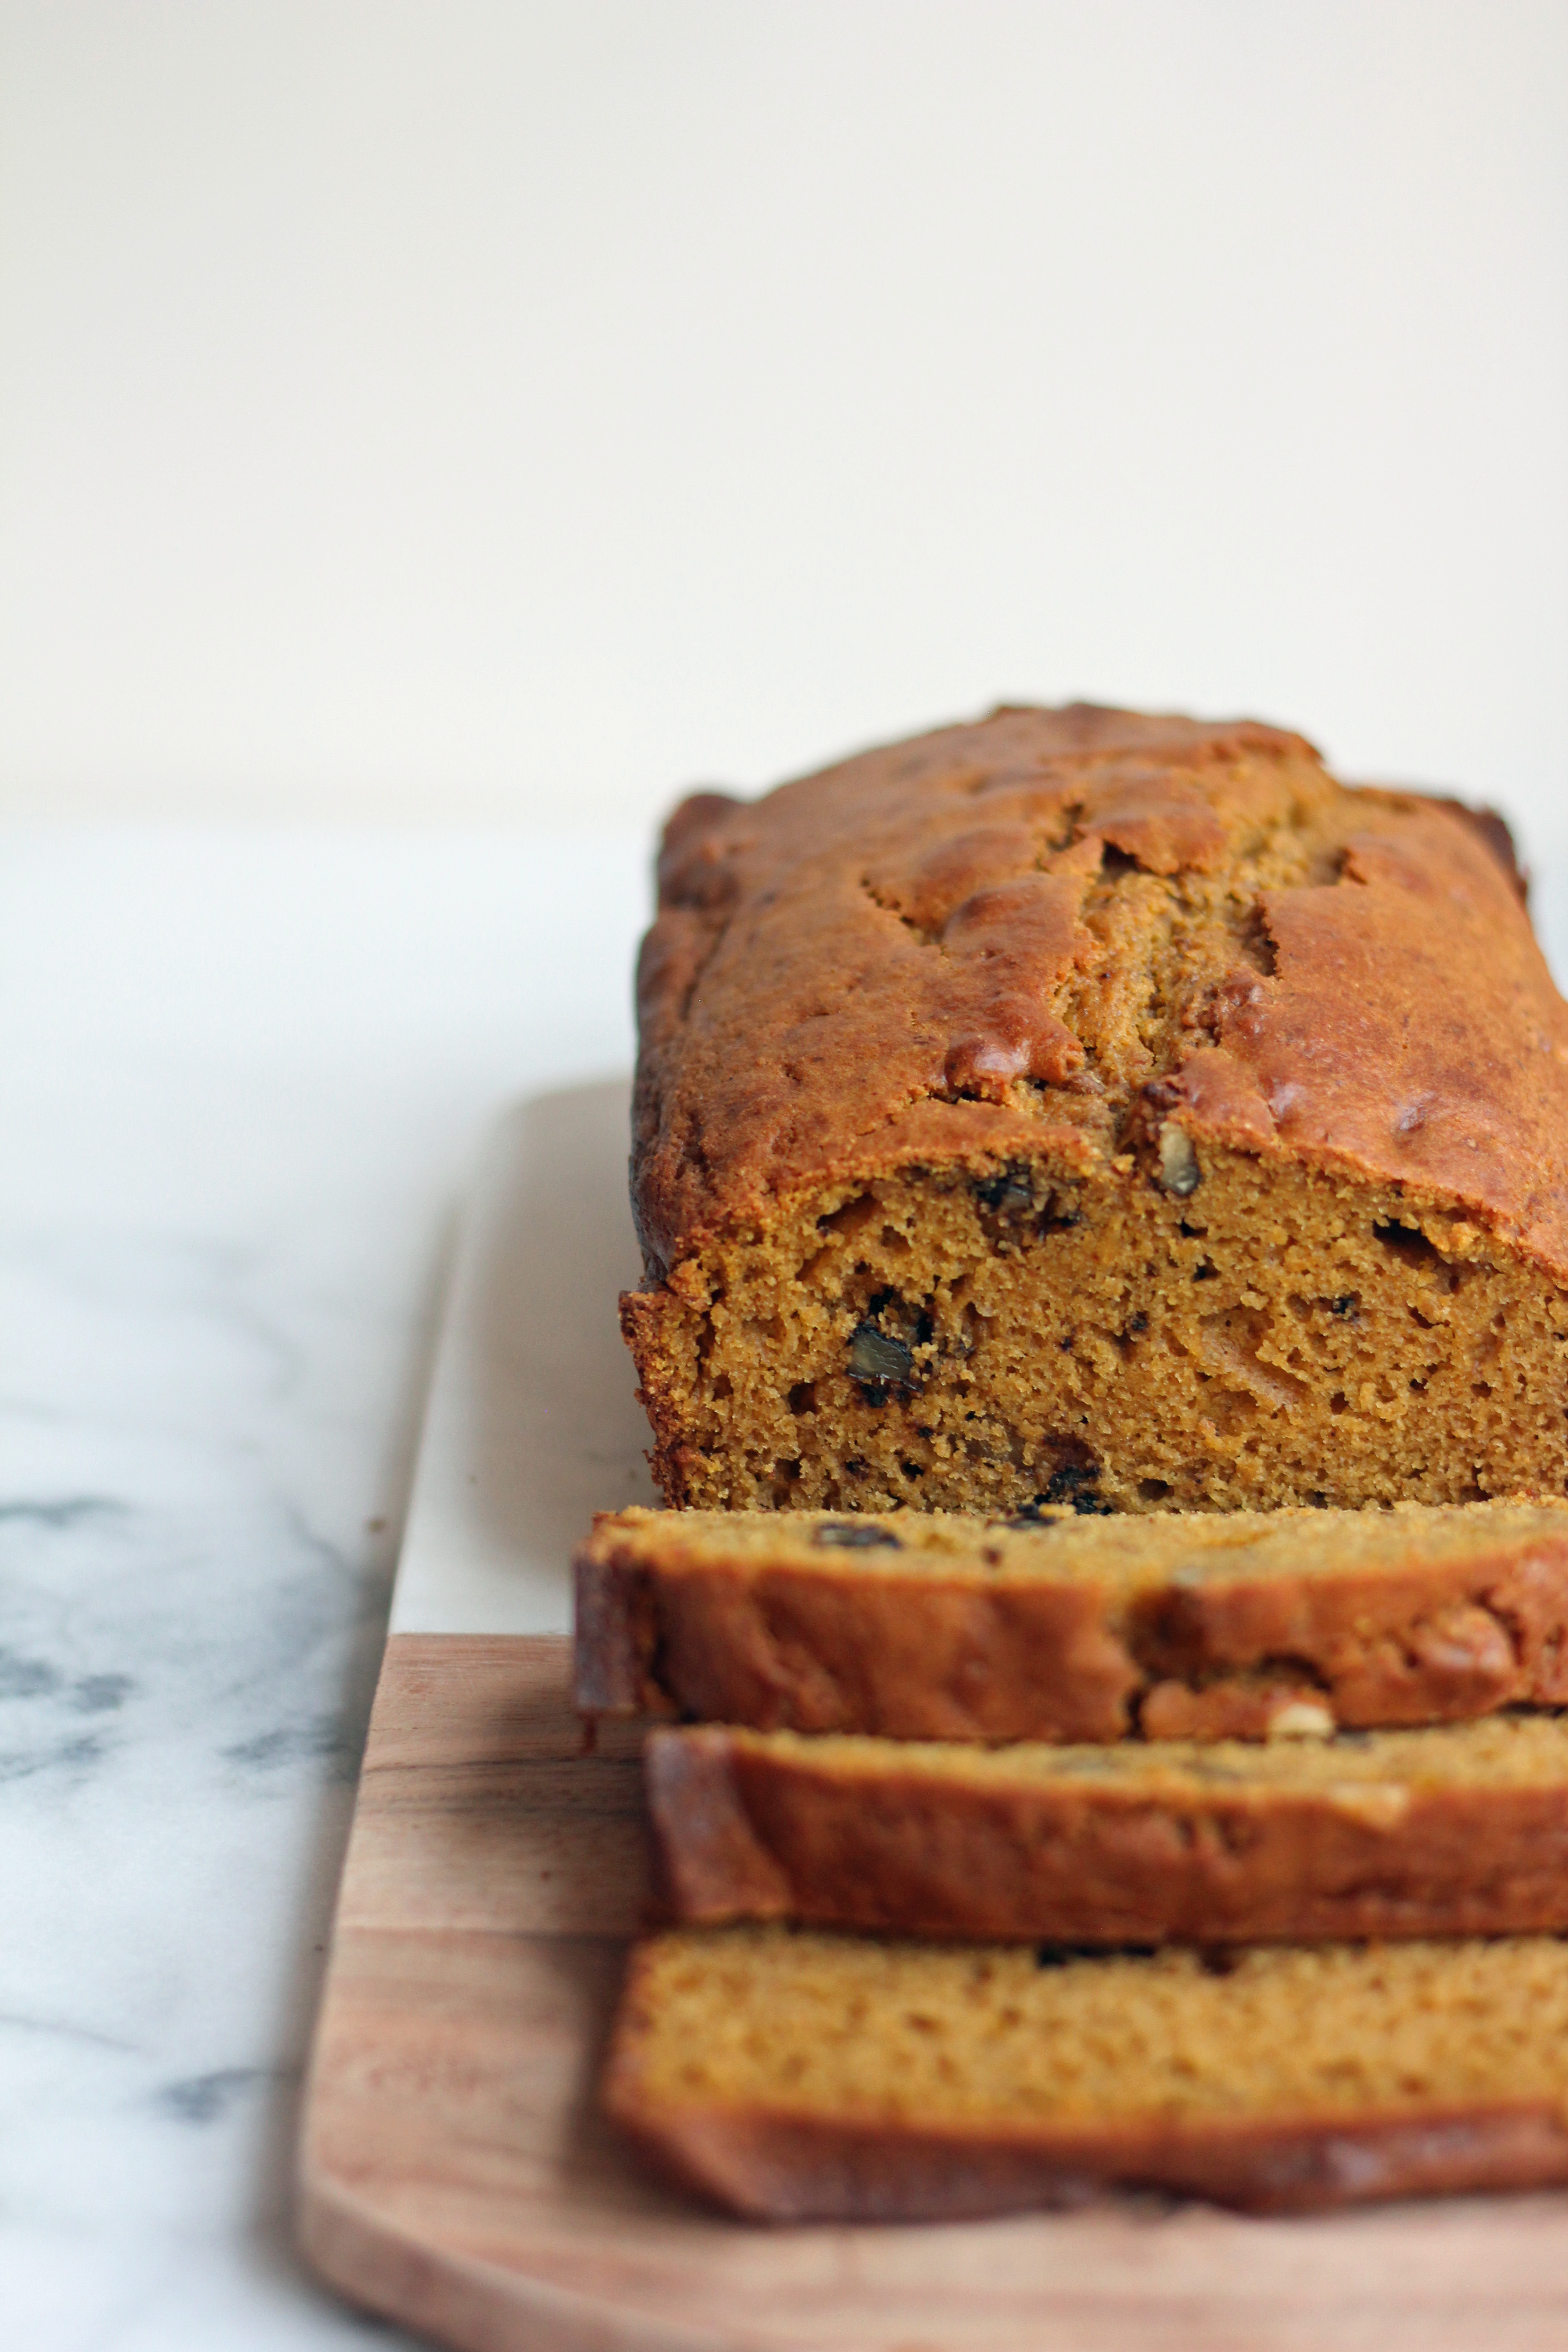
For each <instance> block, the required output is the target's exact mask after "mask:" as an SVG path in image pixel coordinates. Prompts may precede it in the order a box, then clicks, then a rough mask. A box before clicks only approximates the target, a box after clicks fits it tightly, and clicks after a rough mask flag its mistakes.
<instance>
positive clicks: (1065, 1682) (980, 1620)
mask: <svg viewBox="0 0 1568 2352" xmlns="http://www.w3.org/2000/svg"><path fill="white" fill-rule="evenodd" d="M576 1573H577V1619H576V1644H577V1646H576V1675H577V1696H578V1703H579V1705H580V1706H583V1707H584V1709H586V1710H588V1711H590V1712H594V1711H605V1712H611V1711H616V1710H625V1711H635V1710H637V1709H639V1708H641V1709H646V1710H648V1711H651V1712H653V1713H655V1714H662V1715H667V1716H669V1715H675V1716H688V1717H700V1718H703V1719H706V1720H709V1721H716V1722H721V1723H737V1724H745V1725H750V1726H752V1727H753V1728H756V1729H759V1730H774V1729H786V1730H795V1731H807V1732H824V1731H854V1732H868V1733H880V1734H883V1735H886V1736H888V1737H890V1738H904V1739H962V1740H988V1741H994V1740H1014V1739H1048V1740H1106V1739H1119V1738H1122V1737H1124V1736H1125V1735H1126V1734H1127V1733H1129V1732H1130V1731H1142V1733H1143V1734H1145V1735H1146V1736H1148V1737H1150V1738H1200V1739H1214V1738H1260V1737H1262V1736H1263V1735H1265V1734H1266V1733H1267V1732H1268V1729H1269V1727H1270V1726H1271V1725H1278V1724H1279V1723H1280V1721H1281V1720H1283V1721H1284V1722H1285V1723H1286V1724H1287V1726H1289V1725H1290V1724H1292V1723H1294V1724H1297V1725H1301V1724H1305V1725H1306V1726H1307V1727H1312V1728H1316V1729H1319V1730H1321V1731H1331V1730H1332V1729H1333V1728H1334V1727H1336V1726H1337V1725H1338V1726H1355V1727H1376V1726H1382V1725H1399V1724H1418V1723H1433V1722H1445V1721H1451V1720H1458V1719H1460V1718H1463V1717H1472V1716H1479V1715H1485V1714H1488V1713H1490V1712H1492V1711H1494V1710H1495V1709H1497V1708H1499V1707H1502V1706H1516V1705H1531V1706H1565V1705H1568V1504H1564V1503H1563V1502H1562V1501H1555V1500H1552V1501H1545V1502H1534V1503H1530V1502H1519V1503H1509V1504H1501V1503H1496V1504H1467V1505H1458V1506H1453V1507H1441V1508H1434V1507H1419V1506H1415V1507H1400V1508H1395V1509H1393V1510H1388V1511H1362V1512H1358V1511H1314V1510H1292V1511H1284V1512H1263V1513H1258V1512H1236V1513H1232V1514H1226V1515H1225V1516H1219V1515H1216V1514H1213V1513H1180V1512H1166V1513H1162V1514H1158V1515H1153V1516H1143V1517H1114V1518H1104V1517H1079V1516H1076V1515H1075V1514H1074V1513H1073V1512H1072V1511H1070V1510H1064V1511H1061V1512H1050V1511H1042V1512H1040V1513H1039V1514H1037V1515H1036V1516H1034V1517H1028V1518H1025V1519H1021V1520H1013V1521H1007V1522H1003V1521H987V1520H985V1519H984V1518H980V1517H970V1516H966V1515H950V1514H945V1513H941V1512H931V1513H924V1512H899V1513H891V1514H888V1515H886V1516H879V1515H876V1514H872V1513H867V1514H858V1515H856V1516H854V1517H848V1518H838V1517H832V1516H831V1515H826V1514H823V1513H812V1512H802V1511H791V1512H776V1513H775V1512H765V1513H764V1512H721V1511H714V1512H710V1511H679V1512H677V1511H664V1512H660V1511H642V1510H629V1511H622V1512H617V1513H608V1514H605V1515H604V1516H602V1517H600V1518H599V1519H597V1520H596V1522H595V1528H594V1531H593V1534H592V1535H591V1537H590V1538H589V1539H588V1541H587V1542H586V1543H585V1544H584V1546H583V1548H582V1549H581V1550H580V1552H579V1553H578V1555H577V1560H576ZM1303 1711H1305V1712H1303Z"/></svg>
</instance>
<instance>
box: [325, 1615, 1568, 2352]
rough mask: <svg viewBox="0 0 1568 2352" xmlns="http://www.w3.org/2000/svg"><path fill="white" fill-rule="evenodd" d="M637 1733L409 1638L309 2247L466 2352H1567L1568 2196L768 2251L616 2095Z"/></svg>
mask: <svg viewBox="0 0 1568 2352" xmlns="http://www.w3.org/2000/svg"><path fill="white" fill-rule="evenodd" d="M644 1870H645V1857H644V1846H643V1831H642V1823H641V1809H640V1797H639V1790H638V1783H637V1735H636V1734H635V1733H634V1732H630V1731H626V1730H618V1731H615V1732H608V1733H605V1734H603V1735H602V1736H601V1738H600V1741H599V1743H598V1746H597V1748H596V1750H595V1752H593V1753H591V1754H590V1753H587V1752H585V1751H584V1741H583V1738H582V1733H581V1730H580V1727H579V1726H578V1724H577V1721H576V1718H575V1717H574V1714H573V1712H572V1709H571V1706H570V1702H569V1697H568V1645H567V1643H565V1642H564V1641H563V1640H562V1639H560V1638H558V1637H544V1636H542V1637H537V1638H529V1637H521V1636H510V1637H509V1636H503V1635H482V1636H481V1635H466V1634H447V1635H426V1634H403V1635H399V1636H396V1637H395V1638H394V1640H393V1641H392V1642H391V1643H389V1645H388V1648H387V1654H386V1661H385V1664H384V1668H383V1672H382V1677H381V1685H380V1689H379V1692H378V1694H377V1698H376V1705H375V1713H374V1719H373V1722H372V1726H371V1733H370V1742H369V1747H368V1749H367V1751H366V1757H365V1765H364V1774H363V1781H362V1784H361V1790H360V1798H359V1806H358V1811H357V1813H356V1816H355V1822H354V1831H353V1840H352V1843H351V1845H350V1849H349V1856H348V1862H347V1865H346V1868H345V1872H344V1876H343V1885H342V1895H341V1898H340V1904H339V1910H338V1919H337V1927H336V1930H335V1934H334V1938H333V1945H332V1951H331V1963H330V1969H329V1974H328V1979H327V1989H326V1994H325V1999H324V2003H323V2007H322V2012H321V2021H320V2025H319V2027H318V2032H317V2040H316V2048H315V2053H314V2058H313V2062H312V2067H311V2077H310V2085H309V2089H308V2094H307V2104H306V2120H305V2132H304V2140H303V2146H302V2149H301V2158H300V2234H301V2239H302V2242H303V2244H304V2247H305V2249H306V2252H307V2253H308V2255H309V2257H310V2260H311V2261H312V2262H313V2263H314V2264H315V2265H316V2267H317V2268H318V2270H320V2271H321V2273H322V2274H323V2275H324V2276H325V2277H326V2278H328V2279H329V2280H331V2282H332V2283H333V2284H335V2285H336V2286H337V2287H339V2288H340V2289H341V2290H342V2292H343V2293H344V2294H346V2295H348V2296H349V2297H350V2298H351V2299H352V2300H353V2301H354V2302H356V2303H358V2304H361V2305H365V2306H367V2307H369V2308H371V2309H373V2310H375V2311H379V2312H382V2313H384V2314H386V2315H389V2316H391V2317H394V2318H395V2319H397V2320H399V2321H401V2322H402V2323H403V2324H404V2325H405V2326H411V2327H414V2328H416V2329H420V2330H423V2331H424V2332H426V2334H428V2335H429V2336H432V2337H434V2338H435V2339H437V2341H439V2342H441V2343H445V2344H450V2345H456V2346H460V2347H471V2352H523V2347H527V2348H528V2352H686V2348H687V2347H689V2352H697V2347H702V2352H720V2347H725V2352H1145V2347H1147V2352H1309V2347H1310V2352H1417V2347H1419V2352H1546V2347H1553V2346H1559V2345H1561V2346H1568V2197H1563V2196H1561V2195H1556V2194H1553V2195H1542V2196H1533V2197H1520V2198H1493V2199H1488V2198H1467V2199H1458V2200H1447V2201H1445V2202H1441V2203H1434V2204H1426V2205H1422V2204H1415V2203H1412V2204H1407V2205H1402V2206H1391V2207H1385V2208H1383V2209H1374V2210H1365V2211H1362V2212H1358V2213H1351V2214H1339V2215H1330V2216H1323V2217H1320V2218H1315V2219H1310V2220H1293V2221H1258V2220H1250V2219H1247V2218H1246V2217H1243V2216H1238V2215H1236V2214H1231V2213H1223V2212H1218V2211H1215V2210H1211V2209H1209V2208H1206V2207H1203V2206H1197V2205H1188V2204H1183V2203H1180V2202H1176V2201H1173V2200H1166V2199H1158V2198H1149V2197H1140V2198H1132V2197H1120V2198H1107V2199H1105V2200H1102V2201H1100V2202H1096V2203H1094V2204H1092V2205H1089V2206H1086V2207H1084V2208H1082V2209H1080V2210H1078V2211H1076V2212H1072V2213H1058V2214H1045V2215H1039V2216H1029V2217H1024V2218H1022V2219H1010V2220H1006V2221H991V2222H979V2223H975V2222H970V2223H964V2224H962V2225H957V2226H942V2227H923V2228H902V2229H866V2228H856V2229H824V2228H810V2229H789V2230H767V2229H759V2228H756V2227H752V2226H748V2225H746V2224H744V2223H741V2222H736V2221H730V2220H728V2219H726V2218H725V2217H723V2216H722V2215H720V2214H717V2213H712V2212H709V2211H707V2210H704V2209H703V2208H701V2207H700V2206H699V2205H697V2204H695V2203H692V2202H690V2201H689V2200H686V2199H685V2198H684V2197H681V2196H679V2195H678V2194H676V2193H675V2192H673V2191H671V2190H668V2189H665V2188H664V2187H663V2186H662V2185H661V2184H659V2183H658V2181H657V2180H655V2179H652V2178H650V2177H649V2176H648V2175H647V2173H646V2172H645V2171H644V2170H643V2169H642V2168H641V2166H640V2165H639V2164H638V2162H637V2160H636V2159H635V2158H633V2157H632V2156H631V2155H630V2153H629V2152H628V2151H627V2150H626V2149H625V2148H623V2147H621V2146H620V2145H619V2144H618V2143H617V2142H616V2139H615V2137H614V2136H613V2135H612V2133H611V2132H610V2131H609V2129H608V2127H607V2126H605V2124H604V2123H603V2122H602V2120H601V2119H600V2118H599V2116H598V2115H597V2112H596V2109H595V2103H594V2078H595V2071H596V2067H597V2063H598V2056H599V2053H600V2050H601V2048H602V2046H603V2042H604V2036H605V2031H606V2028H607V2025H608V2021H609V2016H610V2011H611V2008H612V2006H613V2003H614V2000H615V1995H616V1985H617V1982H618V1979H619V1974H620V1969H621V1962H622V1956H623V1951H624V1947H625V1942H626V1937H627V1936H628V1935H629V1934H630V1933H631V1932H632V1931H633V1930H634V1928H635V1927H636V1924H637V1917H638V1913H639V1908H640V1906H641V1904H642V1901H643V1896H644V1885H645V1880H644Z"/></svg>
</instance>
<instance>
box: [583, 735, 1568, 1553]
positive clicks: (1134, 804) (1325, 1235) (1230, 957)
mask: <svg viewBox="0 0 1568 2352" xmlns="http://www.w3.org/2000/svg"><path fill="white" fill-rule="evenodd" d="M638 1012H639V1024H640V1033H641V1047H640V1053H639V1058H638V1065H637V1103H636V1112H635V1119H634V1133H633V1178H632V1186H633V1203H634V1208H635V1211H636V1215H637V1228H638V1232H639V1234H640V1235H641V1238H642V1243H643V1250H644V1257H645V1262H646V1269H647V1272H646V1279H645V1282H644V1285H643V1286H642V1287H641V1288H640V1289H638V1290H637V1291H636V1292H634V1293H631V1294H629V1295H628V1296H627V1297H626V1299H625V1300H624V1301H623V1308H622V1312H623V1320H624V1325H625V1329H626V1337H627V1339H628V1340H629V1342H630V1344H631V1347H632V1350H633V1353H634V1355H635V1357H636V1359H637V1369H638V1372H639V1374H640V1376H641V1386H642V1394H643V1397H644V1400H645V1402H646V1403H647V1409H648V1412H649V1416H650V1419H651V1421H652V1423H653V1432H654V1440H655V1444H654V1455H653V1459H654V1468H655V1475H656V1476H657V1477H658V1480H659V1482H660V1484H661V1486H662V1487H663V1491H664V1494H665V1496H666V1498H667V1500H668V1501H669V1502H670V1503H672V1504H677V1505H679V1506H680V1507H703V1508H710V1507H730V1508H757V1507H762V1508H773V1507H781V1506H782V1507H802V1506H810V1507H817V1508H824V1507H826V1508H832V1509H838V1510H850V1509H875V1510H881V1509H889V1508H891V1507H894V1506H896V1505H899V1504H904V1505H908V1506H912V1507H915V1508H917V1509H925V1510H929V1509H932V1508H942V1509H949V1510H951V1509H983V1510H1016V1509H1017V1508H1019V1507H1021V1506H1023V1505H1025V1504H1026V1503H1028V1502H1030V1501H1032V1500H1033V1499H1034V1498H1035V1497H1037V1496H1047V1498H1048V1497H1051V1496H1055V1495H1058V1494H1060V1493H1061V1492H1063V1491H1064V1488H1065V1486H1067V1485H1068V1484H1070V1483H1072V1482H1076V1483H1077V1485H1078V1487H1079V1491H1080V1492H1085V1493H1093V1494H1096V1495H1098V1496H1100V1499H1101V1500H1102V1501H1104V1502H1106V1503H1108V1504H1110V1505H1113V1506H1114V1507H1116V1508H1117V1509H1119V1510H1124V1511H1141V1510H1148V1509H1151V1508H1161V1507H1170V1508H1172V1509H1178V1508H1179V1509H1198V1508H1204V1509H1210V1510H1227V1511H1228V1510H1237V1509H1265V1508H1274V1507H1279V1506H1281V1505H1284V1504H1291V1503H1302V1504H1310V1503H1332V1504H1341V1505H1347V1506H1358V1505H1362V1504H1366V1503H1392V1502H1397V1501H1400V1500H1404V1499H1406V1498H1408V1499H1410V1500H1412V1501H1416V1502H1426V1503H1447V1502H1462V1501H1466V1500H1468V1499H1470V1498H1471V1497H1474V1496H1489V1495H1506V1494H1510V1493H1513V1492H1516V1491H1518V1490H1519V1489H1520V1488H1521V1487H1525V1486H1530V1487H1534V1486H1542V1487H1544V1488H1547V1489H1549V1490H1551V1491H1552V1492H1554V1493H1558V1494H1561V1493H1563V1491H1564V1486H1565V1482H1568V1420H1565V1418H1564V1415H1563V1346H1564V1342H1565V1341H1568V1007H1565V1006H1564V1004H1563V1000H1562V999H1561V998H1560V997H1559V995H1558V993H1557V992H1556V990H1555V988H1554V987H1553V986H1552V979H1551V975H1550V973H1549V971H1548V970H1547V967H1546V963H1545V961H1544V960H1543V958H1542V953H1541V950H1540V949H1539V947H1538V946H1537V944H1536V941H1535V940H1534V938H1533V937H1532V935H1531V928H1530V921H1529V918H1528V915H1527V914H1526V911H1525V908H1524V904H1523V892H1522V886H1521V882H1520V879H1519V877H1518V874H1517V872H1516V870H1515V869H1514V866H1513V863H1512V860H1511V857H1510V852H1509V846H1508V838H1507V833H1506V829H1505V828H1504V827H1503V826H1502V825H1501V824H1500V823H1498V821H1497V820H1495V819H1493V820H1490V821H1488V820H1487V819H1485V818H1480V819H1476V818H1473V817H1471V816H1469V815H1468V814H1467V813H1466V812H1465V811H1464V810H1462V809H1460V808H1458V806H1456V805H1455V804H1453V803H1442V802H1439V801H1436V800H1432V799H1427V798H1424V797H1422V796H1421V795H1419V794H1415V793H1388V792H1370V791H1356V790H1352V789H1349V788H1347V787H1346V786H1344V785H1342V784H1340V783H1338V782H1336V781H1335V780H1334V779H1333V778H1332V777H1331V775H1329V774H1328V773H1327V772H1326V771H1325V770H1324V768H1323V766H1322V764H1321V761H1320V760H1319V759H1318V757H1317V754H1316V753H1315V752H1314V751H1312V749H1311V747H1310V744H1308V743H1306V742H1304V741H1303V740H1301V738H1300V736H1297V735H1291V734H1288V733H1285V732H1282V731H1281V730H1278V729H1275V728H1270V727H1264V726H1259V725H1257V724H1256V723H1254V722H1251V721H1247V720H1236V721H1226V722H1221V723H1218V724H1207V723H1202V722H1196V721H1194V720H1190V719H1179V718H1170V717H1148V716H1142V715H1140V714H1138V713H1135V712H1129V711H1118V710H1102V709H1087V708H1085V707H1083V706H1081V705H1080V706H1077V707H1075V708H1073V709H1067V710H1005V711H998V712H997V713H995V714H994V716H993V717H992V718H990V719H984V720H983V721H982V722H980V723H979V724H978V725H974V726H963V727H952V728H946V729H943V730H941V731H939V732H937V733H935V734H931V735H927V736H923V737H921V738H920V739H919V740H915V741H912V742H905V743H895V744H889V745H886V746H883V747H882V748H880V749H879V750H876V751H868V752H866V753H865V754H863V755H862V756H860V757H858V758H856V759H852V760H848V761H843V762H842V763H840V764H839V765H837V766H836V767H834V768H831V769H829V770H827V771H826V772H824V773H822V774H820V775H816V776H810V777H806V778H803V779H802V780H800V781H799V782H795V783H791V784H786V785H785V786H784V787H783V788H782V789H781V790H780V791H778V792H775V793H770V794H769V795H768V796H767V797H766V798H765V799H763V800H761V801H747V802H741V801H733V800H730V799H728V798H726V797H725V796H724V795H723V794H722V793H703V794H701V795H700V796H699V797H698V798H697V799H695V800H692V801H689V802H688V803H686V805H685V806H684V807H683V808H681V809H679V810H678V811H677V813H676V814H675V815H674V817H673V818H672V819H671V821H670V824H669V828H668V833H667V835H666V839H665V845H664V851H663V855H662V856H661V858H660V863H659V912H658V919H657V921H656V922H655V924H654V927H653V929H652V930H651V932H650V933H649V935H648V938H647V941H646V942H645V945H644V949H643V954H642V960H641V963H640V966H639V971H638Z"/></svg>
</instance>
